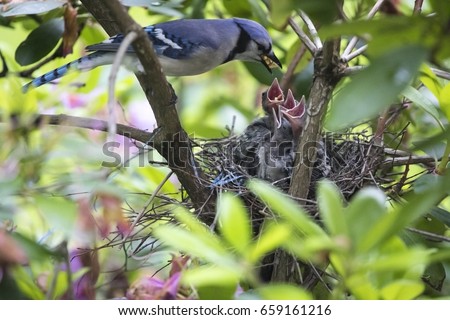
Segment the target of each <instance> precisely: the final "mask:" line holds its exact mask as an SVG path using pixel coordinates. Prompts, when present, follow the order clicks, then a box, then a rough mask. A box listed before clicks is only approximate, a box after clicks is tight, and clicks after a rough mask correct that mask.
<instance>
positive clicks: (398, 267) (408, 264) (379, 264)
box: [360, 248, 431, 273]
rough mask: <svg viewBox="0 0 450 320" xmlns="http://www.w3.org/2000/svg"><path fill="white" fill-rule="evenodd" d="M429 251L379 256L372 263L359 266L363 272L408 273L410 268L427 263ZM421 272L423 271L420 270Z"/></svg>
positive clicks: (411, 250) (414, 249)
mask: <svg viewBox="0 0 450 320" xmlns="http://www.w3.org/2000/svg"><path fill="white" fill-rule="evenodd" d="M430 253H431V250H423V249H416V248H411V249H408V250H405V251H403V252H394V253H391V254H387V255H382V256H379V257H378V259H376V260H374V261H367V263H366V264H361V266H360V267H361V269H363V270H373V271H377V272H382V273H385V272H392V271H408V270H410V269H412V268H418V267H423V268H424V267H425V264H426V263H428V260H429V259H428V258H429V256H430ZM422 270H423V269H422Z"/></svg>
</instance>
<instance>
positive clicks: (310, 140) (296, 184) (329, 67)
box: [289, 39, 343, 199]
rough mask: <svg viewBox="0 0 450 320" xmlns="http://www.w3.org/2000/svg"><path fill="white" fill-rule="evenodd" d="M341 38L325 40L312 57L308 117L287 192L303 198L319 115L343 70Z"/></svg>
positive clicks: (312, 155) (315, 142)
mask: <svg viewBox="0 0 450 320" xmlns="http://www.w3.org/2000/svg"><path fill="white" fill-rule="evenodd" d="M339 48H340V39H335V40H329V41H326V42H325V43H324V46H323V50H321V51H318V52H317V54H316V55H315V59H314V79H313V84H312V87H311V91H310V95H309V97H310V98H309V103H308V106H307V109H306V110H307V118H306V125H305V128H304V131H303V133H302V136H301V139H300V143H299V145H298V147H297V156H296V160H295V165H294V170H293V173H292V179H291V186H290V189H289V194H290V195H292V196H294V197H296V198H300V199H306V198H307V196H308V192H309V185H310V182H311V173H312V169H313V166H314V162H315V160H316V150H317V148H316V145H317V142H318V141H319V140H320V132H321V130H322V119H323V116H324V115H325V113H326V110H327V105H328V102H329V101H330V99H331V95H332V93H333V90H334V87H335V86H336V84H337V83H338V81H339V80H340V77H341V74H342V73H341V71H342V70H343V68H342V65H341V62H340V60H339Z"/></svg>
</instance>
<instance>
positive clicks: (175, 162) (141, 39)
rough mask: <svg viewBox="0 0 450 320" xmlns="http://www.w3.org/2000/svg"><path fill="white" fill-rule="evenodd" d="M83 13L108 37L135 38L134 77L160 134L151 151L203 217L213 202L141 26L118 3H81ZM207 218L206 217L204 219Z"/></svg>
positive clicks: (85, 0)
mask: <svg viewBox="0 0 450 320" xmlns="http://www.w3.org/2000/svg"><path fill="white" fill-rule="evenodd" d="M81 2H82V3H83V5H84V6H85V7H86V9H87V10H88V11H89V12H90V13H91V14H92V15H93V16H94V17H95V18H96V19H97V21H98V22H99V23H100V24H101V25H102V26H103V28H104V29H105V30H106V32H107V33H108V34H109V35H114V34H117V33H122V34H126V33H128V32H131V31H134V32H136V33H137V35H138V37H137V39H136V41H135V42H134V43H133V48H134V50H135V52H136V56H137V57H138V59H139V61H140V62H141V64H142V66H143V69H144V73H136V77H137V78H138V80H139V83H140V84H141V87H142V89H143V90H144V93H145V95H146V97H147V99H148V101H149V103H150V105H151V107H152V109H153V112H154V114H155V118H156V121H157V123H158V126H159V127H160V128H161V131H160V132H158V134H157V135H156V136H155V139H154V142H153V145H154V148H155V149H156V150H157V151H158V152H159V153H160V154H161V155H162V156H163V157H164V158H165V159H166V160H167V162H168V164H169V167H170V169H172V170H173V171H174V172H175V173H176V175H177V177H178V179H179V181H180V182H181V184H182V185H183V187H184V188H185V189H186V191H187V193H188V194H189V196H190V198H191V200H192V202H193V205H194V207H195V208H197V209H200V208H202V210H203V211H205V213H207V212H214V205H213V202H214V201H213V200H214V199H211V198H210V197H208V195H209V192H207V191H206V190H205V187H204V186H203V184H202V183H201V181H202V180H205V179H204V177H203V173H202V171H201V170H200V168H198V167H197V165H196V164H195V160H194V154H193V152H192V148H191V145H190V141H189V138H188V136H187V134H186V132H185V131H184V130H183V128H182V127H181V124H180V121H179V118H178V113H177V110H176V108H175V103H176V96H175V94H174V92H173V89H172V87H171V86H170V85H169V83H168V82H167V80H166V78H165V76H164V74H163V73H162V69H161V65H160V64H159V61H158V59H157V57H156V54H155V52H154V51H153V48H152V44H151V42H150V40H149V39H148V37H147V34H146V33H145V31H144V30H143V29H142V27H141V26H139V25H138V24H136V23H135V22H134V21H133V19H132V18H131V17H130V16H129V15H128V13H127V12H126V10H125V8H124V7H123V6H122V5H121V4H120V2H119V1H118V0H97V1H96V0H81ZM205 216H208V215H205Z"/></svg>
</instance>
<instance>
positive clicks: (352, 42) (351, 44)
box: [341, 37, 358, 60]
mask: <svg viewBox="0 0 450 320" xmlns="http://www.w3.org/2000/svg"><path fill="white" fill-rule="evenodd" d="M357 42H358V37H353V38H351V40H350V41H349V42H348V44H347V47H346V48H345V49H344V52H343V53H342V56H341V57H342V58H341V59H342V60H345V57H347V56H348V55H349V54H350V52H352V50H353V48H355V46H356V43H357Z"/></svg>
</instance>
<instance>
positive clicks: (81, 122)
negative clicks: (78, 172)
mask: <svg viewBox="0 0 450 320" xmlns="http://www.w3.org/2000/svg"><path fill="white" fill-rule="evenodd" d="M35 123H36V124H38V125H42V124H49V125H60V126H69V127H77V128H84V129H90V130H99V131H104V132H108V122H107V121H104V120H98V119H89V118H83V117H75V116H69V115H65V114H58V115H48V114H41V115H38V116H37V118H36V120H35ZM159 131H160V129H156V130H155V131H153V132H148V131H144V130H141V129H137V128H133V127H130V126H127V125H123V124H117V134H119V135H121V136H124V137H127V138H130V139H132V140H136V141H140V142H142V143H145V144H147V145H150V146H152V145H153V139H154V137H155V135H156V134H157V133H158V132H159Z"/></svg>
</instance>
